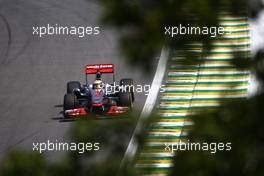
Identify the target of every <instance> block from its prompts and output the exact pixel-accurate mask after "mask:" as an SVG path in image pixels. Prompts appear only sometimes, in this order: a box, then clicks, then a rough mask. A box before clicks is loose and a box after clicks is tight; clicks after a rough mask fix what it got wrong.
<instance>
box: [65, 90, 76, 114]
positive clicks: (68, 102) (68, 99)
mask: <svg viewBox="0 0 264 176" xmlns="http://www.w3.org/2000/svg"><path fill="white" fill-rule="evenodd" d="M78 106H79V103H78V100H77V97H76V95H74V94H65V95H64V101H63V108H64V111H65V110H68V109H74V108H78Z"/></svg>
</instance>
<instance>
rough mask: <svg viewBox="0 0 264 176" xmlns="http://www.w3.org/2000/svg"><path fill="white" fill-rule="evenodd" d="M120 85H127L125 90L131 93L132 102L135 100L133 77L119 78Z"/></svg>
mask: <svg viewBox="0 0 264 176" xmlns="http://www.w3.org/2000/svg"><path fill="white" fill-rule="evenodd" d="M120 86H129V87H128V88H127V90H126V91H127V92H129V93H130V94H131V100H132V102H134V101H135V93H134V87H133V86H134V81H133V79H130V78H125V79H121V80H120Z"/></svg>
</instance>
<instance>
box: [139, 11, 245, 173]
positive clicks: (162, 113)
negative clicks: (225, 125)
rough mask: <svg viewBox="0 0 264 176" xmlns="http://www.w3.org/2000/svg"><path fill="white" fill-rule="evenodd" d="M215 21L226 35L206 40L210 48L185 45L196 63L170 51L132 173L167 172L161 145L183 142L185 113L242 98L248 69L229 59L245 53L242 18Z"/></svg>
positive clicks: (169, 157) (167, 155) (187, 124)
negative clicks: (152, 118)
mask: <svg viewBox="0 0 264 176" xmlns="http://www.w3.org/2000/svg"><path fill="white" fill-rule="evenodd" d="M219 19H220V26H223V27H224V28H225V30H226V31H228V32H229V33H227V34H225V35H224V36H221V37H217V38H215V39H212V40H213V44H212V49H211V50H209V51H206V52H204V51H203V45H202V44H200V43H191V44H190V45H188V46H187V49H188V50H191V51H193V52H195V53H197V54H198V56H199V57H197V58H195V59H196V60H197V61H201V60H202V62H199V64H194V65H192V64H189V65H186V64H184V63H183V62H182V60H183V59H184V55H182V54H181V53H182V51H180V50H174V51H171V53H170V56H169V63H170V64H169V66H168V69H167V75H166V78H165V84H166V91H165V92H164V93H162V94H161V98H160V101H159V107H158V113H159V117H158V118H157V119H156V120H155V121H154V122H153V123H152V124H151V126H150V127H149V130H148V132H147V135H146V137H145V140H144V144H143V147H142V149H141V150H140V151H138V152H137V155H136V163H135V167H136V169H137V172H138V175H153V176H154V175H159V176H165V175H168V173H169V172H170V169H171V168H172V167H173V157H174V156H175V153H172V152H171V151H166V150H165V148H166V146H165V144H179V142H180V141H181V142H187V141H188V133H189V132H190V130H191V129H192V125H193V122H192V121H191V115H193V114H197V113H200V112H203V111H208V110H212V111H213V110H216V109H217V108H219V107H220V105H221V104H222V103H224V102H226V101H230V100H232V99H244V98H246V97H247V94H248V81H249V72H248V71H245V70H241V69H239V68H238V67H237V66H235V65H234V64H233V61H234V60H236V59H239V58H241V57H248V56H249V54H250V35H249V23H248V18H247V17H246V16H245V17H244V16H230V15H229V14H225V13H223V14H221V15H220V17H219ZM238 54H239V57H237V56H238ZM176 153H177V152H176Z"/></svg>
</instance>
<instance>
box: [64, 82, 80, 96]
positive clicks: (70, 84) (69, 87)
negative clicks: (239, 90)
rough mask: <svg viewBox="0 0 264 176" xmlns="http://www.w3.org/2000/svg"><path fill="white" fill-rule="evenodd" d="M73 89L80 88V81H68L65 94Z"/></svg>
mask: <svg viewBox="0 0 264 176" xmlns="http://www.w3.org/2000/svg"><path fill="white" fill-rule="evenodd" d="M74 89H81V83H80V82H78V81H70V82H68V83H67V94H71V93H73V90H74Z"/></svg>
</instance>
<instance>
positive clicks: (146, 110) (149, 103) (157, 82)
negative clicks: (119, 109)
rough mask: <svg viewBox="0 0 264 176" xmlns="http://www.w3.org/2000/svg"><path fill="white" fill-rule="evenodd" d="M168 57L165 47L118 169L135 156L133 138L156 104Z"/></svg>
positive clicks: (135, 148)
mask: <svg viewBox="0 0 264 176" xmlns="http://www.w3.org/2000/svg"><path fill="white" fill-rule="evenodd" d="M168 57H169V50H168V49H167V48H165V47H163V48H162V51H161V55H160V58H159V62H158V66H157V69H156V73H155V76H154V78H153V81H152V84H151V89H150V92H149V94H148V96H147V99H146V102H145V105H144V107H143V109H142V111H141V114H140V116H139V119H138V122H137V125H136V128H135V130H134V132H133V135H132V137H131V139H130V142H129V144H128V147H127V149H126V152H125V155H124V157H123V159H122V161H121V165H120V168H122V167H123V166H124V164H125V162H127V161H130V160H131V159H132V158H133V157H134V156H135V154H136V151H137V148H138V144H137V142H136V140H135V137H136V136H137V135H138V133H139V132H140V131H141V128H142V125H143V124H142V123H143V119H145V118H147V117H148V116H149V115H150V114H151V112H152V110H153V108H154V106H155V104H156V100H157V97H158V94H159V91H160V86H161V84H162V81H163V77H164V75H165V72H166V65H167V61H168Z"/></svg>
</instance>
